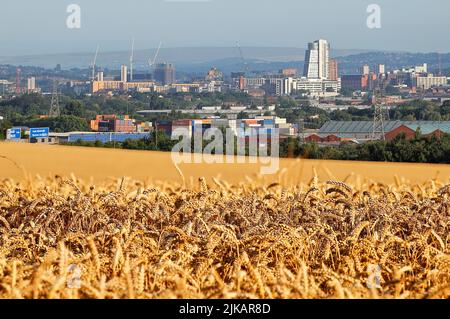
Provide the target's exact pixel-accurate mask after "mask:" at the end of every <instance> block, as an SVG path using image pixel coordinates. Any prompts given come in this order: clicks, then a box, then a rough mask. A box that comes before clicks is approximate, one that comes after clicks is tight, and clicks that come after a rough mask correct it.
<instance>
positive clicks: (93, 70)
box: [91, 45, 100, 81]
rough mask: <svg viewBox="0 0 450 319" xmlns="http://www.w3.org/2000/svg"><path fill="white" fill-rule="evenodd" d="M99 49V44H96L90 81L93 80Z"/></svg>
mask: <svg viewBox="0 0 450 319" xmlns="http://www.w3.org/2000/svg"><path fill="white" fill-rule="evenodd" d="M99 49H100V46H99V45H97V50H96V51H95V56H94V61H93V62H92V65H91V67H92V81H95V65H96V63H97V56H98V50H99Z"/></svg>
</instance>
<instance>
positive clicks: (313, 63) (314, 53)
mask: <svg viewBox="0 0 450 319" xmlns="http://www.w3.org/2000/svg"><path fill="white" fill-rule="evenodd" d="M329 60H330V45H329V43H328V42H327V41H326V40H322V39H321V40H317V41H314V42H312V43H309V44H308V49H307V50H306V54H305V68H304V74H303V75H304V76H305V77H307V78H310V79H328V78H329Z"/></svg>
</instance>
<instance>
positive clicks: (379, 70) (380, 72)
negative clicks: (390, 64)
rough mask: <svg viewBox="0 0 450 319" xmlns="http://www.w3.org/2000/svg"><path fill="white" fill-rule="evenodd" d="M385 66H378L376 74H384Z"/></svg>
mask: <svg viewBox="0 0 450 319" xmlns="http://www.w3.org/2000/svg"><path fill="white" fill-rule="evenodd" d="M385 73H386V66H385V65H384V64H378V74H385Z"/></svg>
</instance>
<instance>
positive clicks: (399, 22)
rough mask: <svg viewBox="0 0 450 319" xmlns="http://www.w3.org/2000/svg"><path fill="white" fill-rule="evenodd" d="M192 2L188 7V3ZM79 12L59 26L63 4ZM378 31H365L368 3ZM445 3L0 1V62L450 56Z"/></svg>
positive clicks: (447, 3)
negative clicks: (137, 55) (196, 55)
mask: <svg viewBox="0 0 450 319" xmlns="http://www.w3.org/2000/svg"><path fill="white" fill-rule="evenodd" d="M193 1H194V2H193ZM72 3H75V4H79V5H80V6H81V9H82V26H81V29H79V30H70V29H68V28H67V27H66V19H67V16H68V14H67V13H66V8H67V6H68V5H69V4H72ZM372 3H376V4H379V5H380V6H381V9H382V12H381V13H382V16H381V18H382V20H381V22H382V28H381V29H369V28H367V26H366V19H367V16H368V13H366V8H367V6H368V5H369V4H372ZM449 13H450V1H448V0H432V1H425V0H369V1H367V0H209V1H208V0H190V1H189V0H1V4H0V27H1V32H0V56H2V55H3V56H4V55H27V54H39V53H62V52H90V51H93V50H94V49H95V47H96V45H97V44H100V45H101V48H102V50H124V49H127V50H128V49H129V47H130V41H131V40H130V38H131V36H132V35H134V36H135V38H136V47H137V48H138V49H147V48H153V47H156V46H157V45H158V43H159V41H163V43H164V47H180V46H182V47H186V46H188V47H190V46H234V45H235V43H236V41H239V42H240V43H241V45H242V46H243V47H245V46H289V47H304V46H305V45H306V42H308V41H311V40H315V39H317V38H320V37H322V38H326V39H329V40H330V42H331V43H332V46H333V47H334V48H339V49H383V50H402V51H403V50H407V51H426V52H428V51H441V52H442V51H450V41H449V38H450V37H449V31H450V18H449Z"/></svg>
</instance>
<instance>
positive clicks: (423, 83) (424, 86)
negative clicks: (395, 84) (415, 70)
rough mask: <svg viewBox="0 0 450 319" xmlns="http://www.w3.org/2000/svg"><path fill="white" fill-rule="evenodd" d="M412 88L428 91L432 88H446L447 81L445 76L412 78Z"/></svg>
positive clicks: (430, 75)
mask: <svg viewBox="0 0 450 319" xmlns="http://www.w3.org/2000/svg"><path fill="white" fill-rule="evenodd" d="M412 82H413V87H416V88H417V89H421V90H428V89H431V88H433V87H439V86H447V83H448V80H447V77H445V76H434V75H433V74H428V75H427V76H417V75H415V76H413V77H412Z"/></svg>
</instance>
